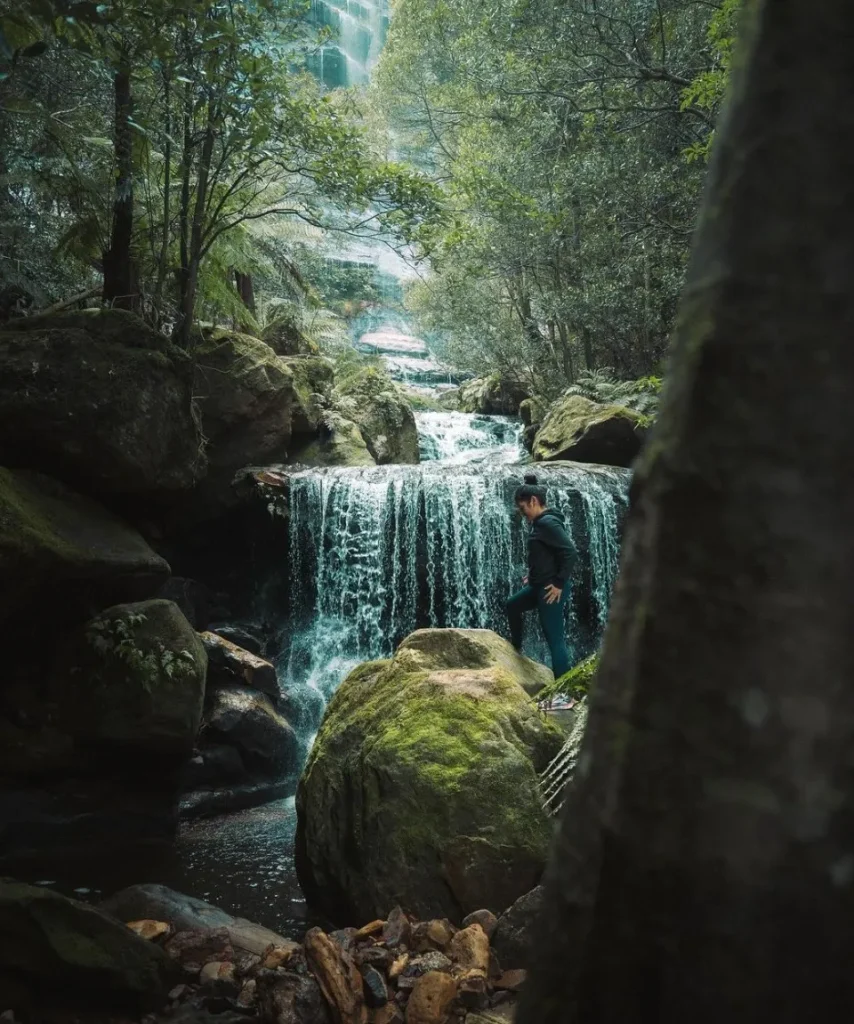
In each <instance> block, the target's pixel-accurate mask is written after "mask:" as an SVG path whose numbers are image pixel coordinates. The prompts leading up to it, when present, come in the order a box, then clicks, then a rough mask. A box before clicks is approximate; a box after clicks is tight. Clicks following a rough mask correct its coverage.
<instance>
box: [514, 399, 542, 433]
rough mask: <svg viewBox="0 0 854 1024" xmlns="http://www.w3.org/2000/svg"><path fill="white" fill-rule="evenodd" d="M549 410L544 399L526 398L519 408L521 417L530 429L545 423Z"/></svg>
mask: <svg viewBox="0 0 854 1024" xmlns="http://www.w3.org/2000/svg"><path fill="white" fill-rule="evenodd" d="M548 408H549V407H548V403H547V402H544V401H543V399H542V398H526V399H525V401H524V402H522V403H521V404H520V406H519V417H520V419H521V420H522V423H524V425H525V426H526V427H530V426H532V425H533V424H535V423H542V422H543V420H544V419H545V417H546V413H547V412H548Z"/></svg>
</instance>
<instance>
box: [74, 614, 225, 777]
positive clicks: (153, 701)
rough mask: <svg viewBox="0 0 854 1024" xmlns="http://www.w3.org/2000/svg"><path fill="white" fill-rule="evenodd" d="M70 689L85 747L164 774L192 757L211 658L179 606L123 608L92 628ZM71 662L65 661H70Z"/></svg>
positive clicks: (76, 653)
mask: <svg viewBox="0 0 854 1024" xmlns="http://www.w3.org/2000/svg"><path fill="white" fill-rule="evenodd" d="M67 657H68V658H69V659H70V661H69V664H70V665H71V668H70V672H69V675H68V679H67V682H66V683H65V686H64V690H65V692H64V694H63V697H64V718H65V720H66V721H67V722H68V725H69V727H70V729H71V731H72V732H73V734H74V736H75V738H76V739H77V741H78V742H85V743H86V744H88V745H91V746H92V747H94V748H104V747H106V748H109V749H110V750H111V751H112V752H113V754H112V756H113V757H114V759H115V760H116V762H118V761H121V760H122V759H126V760H128V761H132V760H134V759H138V758H139V757H140V756H141V755H143V756H151V757H152V758H156V762H152V763H153V765H154V766H155V767H156V768H158V769H159V768H164V769H165V768H168V767H169V766H171V765H174V764H176V763H180V762H181V761H182V760H183V759H184V758H186V757H188V756H189V754H190V753H191V752H192V749H193V743H194V740H195V737H196V733H197V732H198V729H199V724H200V722H201V718H202V708H203V704H204V696H205V673H206V671H207V655H206V653H205V649H204V646H203V645H202V642H201V640H200V639H199V637H198V635H197V634H196V632H195V630H194V629H193V627H192V626H191V625H190V624H189V622H187V620H186V618H185V617H184V615H183V613H182V612H181V610H180V609H179V608H178V606H177V605H176V604H174V603H173V602H172V601H164V600H152V601H139V602H135V603H131V604H121V605H116V606H114V607H112V608H108V609H106V611H103V612H101V614H100V615H98V616H96V618H94V619H92V620H91V621H90V622H88V623H87V624H86V626H85V628H84V631H83V636H82V638H81V639H80V640H79V642H78V644H77V645H76V649H75V650H74V651H73V652H71V653H69V654H68V655H67ZM63 660H64V658H63Z"/></svg>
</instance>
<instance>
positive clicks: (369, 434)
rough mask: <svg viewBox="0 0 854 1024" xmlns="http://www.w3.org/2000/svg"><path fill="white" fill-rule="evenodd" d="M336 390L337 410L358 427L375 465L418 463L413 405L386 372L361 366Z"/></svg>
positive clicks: (339, 384)
mask: <svg viewBox="0 0 854 1024" xmlns="http://www.w3.org/2000/svg"><path fill="white" fill-rule="evenodd" d="M336 391H337V397H338V406H339V409H340V410H341V411H342V412H343V413H344V414H345V415H346V416H348V417H349V418H351V419H352V420H353V421H354V422H355V423H356V424H357V425H358V427H359V430H360V432H361V434H362V438H363V439H364V442H365V444H366V445H367V448H368V451H369V452H370V453H371V455H372V457H373V459H374V461H375V462H376V463H377V464H378V465H386V464H387V463H407V464H414V463H417V462H418V461H419V454H418V428H417V427H416V425H415V415H414V413H413V411H412V406H411V404H410V403H409V401H408V400H407V397H406V394H405V393H404V391H403V390H402V389H401V388H399V387H398V386H397V385H396V384H395V383H394V381H393V380H392V379H391V378H390V377H389V376H388V374H387V373H385V372H384V371H383V370H381V369H379V368H378V367H374V366H365V367H361V368H360V369H359V370H357V371H355V372H352V373H350V374H348V375H347V376H346V377H344V378H343V379H342V380H340V381H339V382H338V385H337V388H336Z"/></svg>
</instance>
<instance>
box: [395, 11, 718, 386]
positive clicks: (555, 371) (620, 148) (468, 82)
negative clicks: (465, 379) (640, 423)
mask: <svg viewBox="0 0 854 1024" xmlns="http://www.w3.org/2000/svg"><path fill="white" fill-rule="evenodd" d="M733 9H734V3H733V2H732V0H725V2H724V6H723V8H722V9H720V10H718V9H716V7H715V5H714V4H709V3H707V2H705V0H611V2H609V3H607V4H603V3H592V2H590V0H568V2H566V3H563V4H554V3H552V2H551V0H525V2H523V3H520V2H519V0H493V2H489V3H487V2H485V0H445V2H443V3H441V4H436V3H433V2H432V0H399V2H398V4H397V6H396V8H395V18H394V19H393V20H392V23H391V30H390V36H389V43H388V45H387V48H386V51H385V53H384V55H383V57H382V60H381V63H380V69H379V80H378V88H377V101H378V103H380V104H381V105H382V107H383V109H384V110H385V111H386V113H387V116H388V118H389V120H390V122H391V124H392V125H393V127H394V130H395V133H396V138H397V140H398V145H399V148H400V150H401V152H403V153H406V154H407V155H409V156H410V158H411V159H413V160H414V161H415V162H417V163H418V165H419V166H421V167H423V168H424V169H425V170H426V171H429V172H430V173H432V174H433V175H434V176H435V178H436V180H437V181H440V182H441V183H442V187H443V189H444V190H445V193H446V195H447V197H448V198H447V205H448V208H449V210H450V211H451V214H450V215H449V217H448V218H447V220H446V221H445V222H443V223H442V224H441V225H439V226H438V227H434V229H433V233H432V235H431V237H430V239H429V244H430V246H431V253H432V263H433V269H434V273H433V274H432V275H430V276H429V277H427V278H426V279H424V280H422V281H419V282H418V283H417V284H416V285H415V286H414V287H413V288H412V289H411V290H410V293H409V295H408V297H407V301H408V305H409V308H410V310H411V311H412V313H413V314H414V315H415V316H416V317H417V318H418V320H419V322H420V325H421V327H422V329H423V330H424V331H425V332H436V333H440V334H444V335H445V336H446V338H447V341H446V348H447V351H446V353H445V355H446V358H449V359H451V360H452V361H453V362H454V363H456V364H457V365H460V366H461V367H463V368H467V369H473V370H476V371H477V372H479V373H480V372H482V371H483V367H484V366H492V367H496V368H497V369H499V370H500V371H501V372H508V371H510V370H512V371H514V372H515V374H516V375H517V376H519V377H521V378H523V379H530V380H531V381H532V382H533V385H534V389H535V391H536V392H537V393H542V394H546V395H549V396H551V397H554V396H555V395H556V394H559V393H560V392H561V391H562V390H563V388H564V387H565V386H566V384H567V383H571V382H573V381H574V380H576V378H577V377H578V376H579V375H580V374H581V373H582V372H583V371H585V370H586V371H591V370H593V369H596V368H597V367H602V366H611V367H613V368H614V369H615V372H616V373H617V374H618V375H619V376H620V377H625V378H629V377H638V376H641V375H643V374H648V373H650V372H651V371H653V370H654V369H655V368H656V367H657V366H658V364H659V362H660V359H661V357H662V354H663V353H664V351H665V348H666V345H667V339H668V335H669V332H670V328H671V325H672V323H673V318H674V315H675V311H676V306H677V300H678V295H679V291H680V288H681V285H682V279H683V273H684V269H685V266H686V264H687V257H688V249H689V243H690V236H691V232H692V229H693V223H694V218H695V215H696V210H697V206H698V200H699V195H700V190H701V187H702V177H703V167H702V161H700V162H698V161H696V160H689V159H686V157H685V154H686V153H688V152H694V151H699V150H702V149H704V148H705V147H707V145H708V143H709V141H710V139H711V135H712V132H713V129H714V123H715V116H716V114H717V108H718V100H717V98H716V97H717V95H718V91H719V90H722V88H723V82H724V80H725V77H726V66H727V64H728V59H729V58H728V53H729V50H728V47H730V46H731V39H732V32H731V26H732V24H733V22H732V12H733ZM707 75H713V76H715V78H714V83H715V84H714V89H713V92H714V96H713V95H712V94H711V93H710V92H709V89H708V88H705V89H700V87H699V84H697V88H694V86H695V83H700V82H705V83H706V86H707V87H710V83H709V82H708V81H707V79H705V78H703V76H707ZM692 89H693V91H692Z"/></svg>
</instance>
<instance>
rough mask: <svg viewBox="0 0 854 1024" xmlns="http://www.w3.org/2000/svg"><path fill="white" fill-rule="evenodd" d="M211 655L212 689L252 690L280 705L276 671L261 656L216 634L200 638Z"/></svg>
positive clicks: (210, 674)
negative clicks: (214, 687) (236, 687)
mask: <svg viewBox="0 0 854 1024" xmlns="http://www.w3.org/2000/svg"><path fill="white" fill-rule="evenodd" d="M200 636H201V641H202V644H203V645H204V648H205V651H206V652H207V655H208V686H209V687H211V686H248V687H250V689H253V690H260V691H261V693H263V694H266V695H267V696H268V697H269V698H270V699H271V700H272V702H273V704H277V703H278V701H279V698H280V696H281V692H280V690H279V682H278V679H277V678H276V669H275V668H274V667H273V665H271V664H270V662H269V661H265V660H264V659H263V658H261V657H259V656H258V655H257V654H252V653H251V652H250V651H247V650H244V649H243V648H242V647H238V646H237V645H236V644H234V643H232V642H231V641H230V640H226V639H225V638H223V637H221V636H219V635H217V634H216V633H211V632H205V633H202V634H200Z"/></svg>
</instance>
